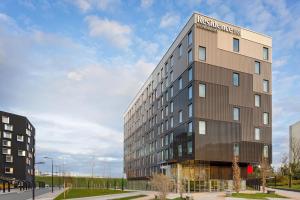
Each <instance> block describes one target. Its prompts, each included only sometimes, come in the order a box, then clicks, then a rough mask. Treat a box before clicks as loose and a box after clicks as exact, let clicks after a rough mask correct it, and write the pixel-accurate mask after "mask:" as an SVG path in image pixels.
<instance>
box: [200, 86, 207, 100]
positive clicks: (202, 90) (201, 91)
mask: <svg viewBox="0 0 300 200" xmlns="http://www.w3.org/2000/svg"><path fill="white" fill-rule="evenodd" d="M199 96H200V97H205V96H206V85H205V84H202V83H200V84H199Z"/></svg>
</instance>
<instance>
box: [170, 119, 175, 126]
mask: <svg viewBox="0 0 300 200" xmlns="http://www.w3.org/2000/svg"><path fill="white" fill-rule="evenodd" d="M170 120H171V124H170V126H171V128H173V127H174V118H173V117H171V119H170Z"/></svg>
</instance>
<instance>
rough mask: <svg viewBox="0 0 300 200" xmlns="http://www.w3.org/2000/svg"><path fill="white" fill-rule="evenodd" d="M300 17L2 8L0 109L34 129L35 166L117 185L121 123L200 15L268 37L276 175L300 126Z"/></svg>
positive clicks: (47, 3)
mask: <svg viewBox="0 0 300 200" xmlns="http://www.w3.org/2000/svg"><path fill="white" fill-rule="evenodd" d="M299 10H300V1H296V0H294V1H287V0H276V1H274V0H251V1H250V0H245V1H240V0H232V1H229V0H194V1H192V0H177V1H171V0H157V1H155V0H130V1H121V0H15V1H12V0H0V94H1V95H0V110H3V111H7V112H13V113H17V114H20V115H25V116H27V117H28V118H29V120H30V121H31V122H32V123H33V124H34V126H35V128H36V151H37V158H36V160H37V161H43V157H44V156H49V157H53V158H54V163H55V165H59V166H61V165H62V164H63V163H64V165H65V169H66V171H68V172H71V173H73V174H77V175H91V171H92V168H94V169H93V171H94V175H97V176H111V177H120V176H122V173H123V144H122V141H123V114H124V112H125V111H126V109H127V107H128V105H129V103H130V102H131V100H132V99H133V98H134V96H135V94H136V93H137V92H138V90H139V89H140V87H141V86H142V84H143V82H144V81H145V80H146V79H147V77H148V76H149V75H150V73H151V72H152V70H153V69H154V67H155V66H156V65H157V64H158V62H159V60H160V58H162V56H163V55H164V53H165V52H166V50H167V49H168V47H169V46H170V45H171V43H172V42H173V40H174V39H175V37H176V36H177V35H178V33H179V32H180V30H181V28H182V27H183V26H184V24H185V23H186V22H187V20H188V19H189V17H190V16H191V15H192V12H193V11H198V12H201V13H203V14H205V15H208V16H211V17H215V18H217V19H220V20H224V21H227V22H230V23H233V24H236V25H239V26H242V27H246V28H249V29H251V30H254V31H257V32H262V33H265V34H267V35H270V36H272V38H273V164H274V166H279V164H280V160H281V158H282V156H283V155H284V154H286V153H287V152H288V131H289V125H290V124H293V123H295V122H296V121H299V120H300V100H299V99H300V66H299V56H300V54H299V53H300V20H299V19H300V12H299ZM92 166H94V167H92ZM50 167H51V166H50V162H46V163H45V164H44V165H40V166H38V169H39V170H42V171H44V172H45V171H50Z"/></svg>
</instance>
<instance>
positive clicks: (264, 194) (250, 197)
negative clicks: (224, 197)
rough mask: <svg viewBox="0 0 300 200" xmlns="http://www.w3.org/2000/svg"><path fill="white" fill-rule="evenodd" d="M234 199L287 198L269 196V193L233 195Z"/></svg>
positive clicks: (276, 195)
mask: <svg viewBox="0 0 300 200" xmlns="http://www.w3.org/2000/svg"><path fill="white" fill-rule="evenodd" d="M232 197H236V198H244V199H267V198H268V197H271V198H287V197H285V196H281V195H278V194H267V193H252V194H251V193H232Z"/></svg>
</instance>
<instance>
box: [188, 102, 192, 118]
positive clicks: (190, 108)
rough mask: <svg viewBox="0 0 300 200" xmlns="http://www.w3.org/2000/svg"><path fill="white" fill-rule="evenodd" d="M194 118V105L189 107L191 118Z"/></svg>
mask: <svg viewBox="0 0 300 200" xmlns="http://www.w3.org/2000/svg"><path fill="white" fill-rule="evenodd" d="M192 116H193V104H190V105H189V117H192Z"/></svg>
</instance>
